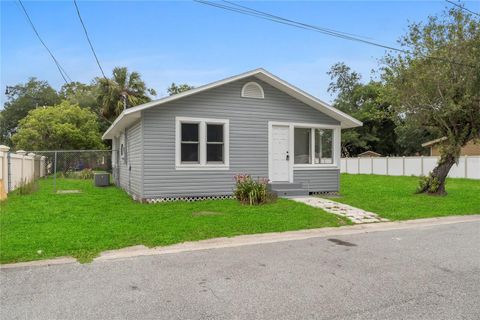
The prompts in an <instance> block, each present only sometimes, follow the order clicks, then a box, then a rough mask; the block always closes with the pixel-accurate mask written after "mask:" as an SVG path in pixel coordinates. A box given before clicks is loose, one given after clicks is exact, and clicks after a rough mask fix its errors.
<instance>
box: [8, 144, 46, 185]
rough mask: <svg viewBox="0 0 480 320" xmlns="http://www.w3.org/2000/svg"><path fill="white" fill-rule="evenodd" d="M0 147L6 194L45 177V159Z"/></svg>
mask: <svg viewBox="0 0 480 320" xmlns="http://www.w3.org/2000/svg"><path fill="white" fill-rule="evenodd" d="M9 150H10V148H9V147H7V146H3V145H2V146H0V181H1V183H2V184H3V190H4V192H6V193H8V192H10V191H13V190H15V189H16V188H18V186H19V185H20V184H21V183H22V182H24V183H25V182H30V181H33V180H34V179H38V178H40V177H43V176H45V157H43V156H37V155H35V154H34V153H29V154H26V152H25V151H21V150H19V151H17V152H16V153H13V152H9Z"/></svg>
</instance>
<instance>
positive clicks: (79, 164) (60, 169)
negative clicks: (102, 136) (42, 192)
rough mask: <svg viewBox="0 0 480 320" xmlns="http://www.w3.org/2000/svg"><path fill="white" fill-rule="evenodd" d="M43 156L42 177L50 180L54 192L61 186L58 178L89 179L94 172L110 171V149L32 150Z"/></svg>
mask: <svg viewBox="0 0 480 320" xmlns="http://www.w3.org/2000/svg"><path fill="white" fill-rule="evenodd" d="M32 152H34V153H35V154H36V155H38V156H44V157H45V162H44V166H45V168H44V170H45V171H44V172H45V175H44V178H45V179H51V180H52V188H53V191H54V192H58V191H59V190H60V189H61V187H59V184H58V183H57V182H58V181H57V180H58V179H62V178H74V179H90V178H91V177H92V176H93V173H94V172H108V173H112V150H53V151H32Z"/></svg>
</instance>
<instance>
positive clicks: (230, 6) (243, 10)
mask: <svg viewBox="0 0 480 320" xmlns="http://www.w3.org/2000/svg"><path fill="white" fill-rule="evenodd" d="M194 1H195V2H198V3H200V4H203V5H208V6H212V7H216V8H219V9H223V10H227V11H232V12H237V13H240V14H243V15H248V16H253V17H256V18H260V19H264V20H268V21H272V22H276V23H280V24H284V25H289V26H292V27H296V28H300V29H305V30H310V31H314V32H319V33H322V34H325V35H329V36H333V37H337V38H341V39H344V40H350V41H357V42H361V43H364V44H368V45H373V46H376V47H381V48H384V49H387V50H392V51H396V52H400V53H403V54H405V55H411V54H412V52H411V51H409V50H405V49H400V48H396V47H393V46H389V45H384V44H381V43H378V42H374V41H369V40H365V39H361V38H359V36H353V35H352V34H348V33H345V32H341V31H335V30H333V29H327V28H322V27H318V26H314V25H311V24H308V23H304V22H300V21H296V20H292V19H287V18H284V17H280V16H278V15H273V14H270V13H268V12H264V11H260V10H257V9H253V8H250V7H247V6H244V5H240V4H236V3H233V2H231V1H226V0H224V1H223V2H225V3H227V4H221V3H217V2H213V1H206V0H194ZM364 38H366V37H364ZM426 57H427V58H431V59H435V60H439V61H443V62H447V63H451V64H455V65H462V66H468V67H473V68H476V66H474V65H469V64H463V63H461V62H456V61H453V60H450V59H445V58H442V57H435V56H426Z"/></svg>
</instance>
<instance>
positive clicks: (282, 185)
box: [268, 182, 308, 197]
mask: <svg viewBox="0 0 480 320" xmlns="http://www.w3.org/2000/svg"><path fill="white" fill-rule="evenodd" d="M268 187H269V190H270V191H271V192H273V193H275V194H276V195H277V196H278V197H295V196H308V190H305V189H303V187H302V184H301V183H290V182H272V183H270V184H269V185H268Z"/></svg>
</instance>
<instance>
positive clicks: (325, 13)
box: [0, 0, 480, 105]
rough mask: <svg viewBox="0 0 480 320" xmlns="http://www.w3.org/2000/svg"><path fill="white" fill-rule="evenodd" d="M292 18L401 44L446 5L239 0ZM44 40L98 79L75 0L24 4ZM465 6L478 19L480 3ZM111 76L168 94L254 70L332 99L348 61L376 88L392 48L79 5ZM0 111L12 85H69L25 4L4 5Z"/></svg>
mask: <svg viewBox="0 0 480 320" xmlns="http://www.w3.org/2000/svg"><path fill="white" fill-rule="evenodd" d="M237 3H239V4H242V5H246V6H249V7H252V8H255V9H258V10H262V11H267V12H269V13H272V14H276V15H279V16H282V17H285V18H289V19H294V20H299V21H302V22H305V23H309V24H313V25H316V26H320V27H324V28H329V29H335V30H338V31H342V32H348V33H354V34H357V35H360V36H362V37H367V38H368V39H369V40H372V41H375V42H379V43H382V44H386V45H390V46H398V45H397V40H398V39H399V37H400V36H401V35H403V34H405V33H406V31H407V27H408V24H409V22H413V21H415V22H418V21H425V20H426V18H427V17H428V16H429V15H435V14H439V13H441V12H442V10H444V9H445V8H446V7H451V5H450V4H448V3H447V2H445V1H368V2H366V1H310V2H300V1H292V2H288V1H251V2H237ZM24 5H25V7H26V9H27V11H28V13H29V14H30V17H31V19H32V21H33V23H34V24H35V26H36V28H37V30H38V32H39V34H40V36H41V37H42V38H43V40H44V41H45V43H46V44H47V46H48V47H49V48H50V50H51V51H52V52H53V54H54V55H55V57H56V58H57V59H58V61H59V62H60V63H61V64H62V66H63V67H64V69H65V70H66V72H67V73H68V75H69V76H70V78H71V79H72V80H73V81H81V82H85V83H88V82H90V81H91V80H92V79H93V78H94V77H97V76H99V75H101V74H100V70H99V68H98V66H97V64H96V62H95V59H94V57H93V54H92V52H91V51H90V48H89V45H88V42H87V40H86V38H85V35H84V33H83V29H82V27H81V24H80V21H79V19H78V17H77V14H76V11H75V6H74V4H73V1H25V0H24ZM465 5H466V7H468V8H469V9H471V10H475V11H477V12H480V1H467V2H465ZM78 6H79V8H80V12H81V15H82V18H83V20H84V22H85V25H86V27H87V30H88V32H89V35H90V38H91V40H92V42H93V45H94V48H95V50H96V52H97V55H98V57H99V60H100V63H101V65H102V67H103V69H104V70H105V71H106V73H107V76H110V75H111V70H112V69H113V68H114V67H115V66H125V67H128V69H129V70H131V71H138V72H139V73H140V74H141V75H142V78H143V79H144V80H145V82H146V83H147V86H148V87H150V88H153V89H155V90H156V91H157V93H158V95H157V98H160V97H162V96H165V95H166V88H167V87H168V85H169V84H170V83H172V82H176V83H188V84H190V85H194V86H199V85H202V84H206V83H209V82H212V81H216V80H220V79H223V78H225V77H229V76H232V75H236V74H239V73H242V72H245V71H248V70H251V69H255V68H259V67H262V68H265V69H266V70H268V71H270V72H272V73H273V74H275V75H277V76H279V77H280V78H282V79H284V80H286V81H287V82H290V83H291V84H293V85H295V86H297V87H299V88H301V89H303V90H305V91H307V92H309V93H310V94H313V95H314V96H317V97H319V98H320V99H322V100H324V101H328V102H331V101H332V99H333V97H332V96H331V95H330V94H329V93H328V92H327V88H328V85H329V83H330V78H329V76H328V75H327V71H328V70H329V69H330V67H331V66H332V65H333V64H334V63H336V62H345V63H346V64H347V65H349V66H350V67H351V68H352V69H353V70H355V71H357V72H359V73H360V74H361V75H362V77H363V80H364V81H368V80H369V79H370V76H371V71H372V70H375V69H378V66H379V59H380V58H381V57H382V56H383V55H384V54H385V52H386V50H385V49H382V48H378V47H374V46H369V45H365V44H362V43H358V42H352V41H347V40H343V39H338V38H334V37H330V36H327V35H324V34H320V33H316V32H313V31H308V30H304V29H297V28H293V27H290V26H285V25H281V24H277V23H274V22H270V21H265V20H261V19H258V18H254V17H249V16H245V15H241V14H238V13H234V12H229V11H224V10H221V9H217V8H214V7H210V6H206V5H202V4H199V3H196V2H193V1H175V2H167V1H80V0H79V1H78ZM0 10H1V24H0V26H1V72H0V76H1V79H0V86H1V87H0V90H1V93H2V94H1V102H2V105H3V103H4V102H5V96H4V94H3V93H4V91H5V87H6V86H7V85H10V86H11V85H15V84H17V83H24V82H26V81H27V79H28V78H29V77H37V78H38V79H41V80H46V81H48V82H49V83H50V85H52V86H53V87H54V88H56V89H58V88H60V87H61V85H62V84H63V80H62V78H61V76H60V74H59V72H58V70H57V69H56V66H55V64H54V62H53V61H52V59H51V57H50V56H49V55H48V53H47V51H46V50H45V48H44V47H43V46H42V45H41V43H40V42H39V40H38V39H37V38H36V36H35V34H34V32H33V30H32V28H31V27H30V25H29V24H28V22H27V20H26V18H25V16H24V14H23V12H22V11H21V7H20V5H19V3H18V2H17V1H4V0H1V1H0Z"/></svg>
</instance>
